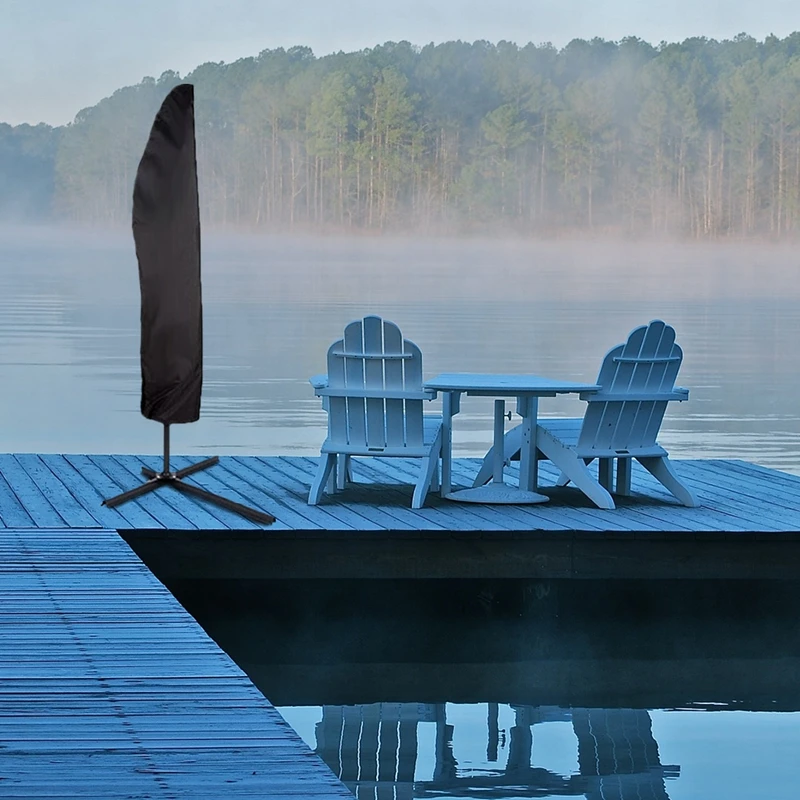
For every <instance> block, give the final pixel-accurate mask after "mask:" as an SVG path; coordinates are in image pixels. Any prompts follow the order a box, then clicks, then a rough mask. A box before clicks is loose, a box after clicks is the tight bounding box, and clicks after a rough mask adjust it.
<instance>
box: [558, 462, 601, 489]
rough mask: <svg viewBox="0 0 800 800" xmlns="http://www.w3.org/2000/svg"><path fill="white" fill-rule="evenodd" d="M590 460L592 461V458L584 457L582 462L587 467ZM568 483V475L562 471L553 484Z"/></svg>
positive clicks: (563, 484) (562, 484)
mask: <svg viewBox="0 0 800 800" xmlns="http://www.w3.org/2000/svg"><path fill="white" fill-rule="evenodd" d="M592 461H594V459H593V458H584V459H583V463H584V464H586V466H587V467H588V466H589V464H591V463H592ZM568 483H569V475H567V474H566V473H565V472H562V473H561V474H560V475H559V476H558V480H557V481H556V484H555V485H556V486H566V485H567V484H568Z"/></svg>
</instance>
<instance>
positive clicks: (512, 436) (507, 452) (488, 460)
mask: <svg viewBox="0 0 800 800" xmlns="http://www.w3.org/2000/svg"><path fill="white" fill-rule="evenodd" d="M520 447H522V425H517V427H516V428H512V429H511V430H510V431H509V432H508V433H507V434H506V435H505V436H504V437H503V459H504V460H505V462H506V463H508V462H509V461H511V459H512V457H513V456H515V455H516V454H517V453H519V450H520ZM493 473H494V445H492V446H491V447H490V448H489V452H488V453H487V454H486V455H485V456H484V457H483V464H481V468H480V470H479V471H478V476H477V477H476V478H475V480H474V481H473V483H472V485H473V486H483V484H484V483H488V482H489V481H490V480H491V479H492V475H493Z"/></svg>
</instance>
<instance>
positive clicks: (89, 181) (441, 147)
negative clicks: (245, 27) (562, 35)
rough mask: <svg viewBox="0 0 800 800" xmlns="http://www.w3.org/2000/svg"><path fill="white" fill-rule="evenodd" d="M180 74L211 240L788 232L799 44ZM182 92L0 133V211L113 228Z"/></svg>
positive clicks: (386, 52)
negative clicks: (305, 235) (375, 234)
mask: <svg viewBox="0 0 800 800" xmlns="http://www.w3.org/2000/svg"><path fill="white" fill-rule="evenodd" d="M183 80H185V81H188V82H191V83H193V84H194V85H195V103H196V122H197V147H198V170H199V179H200V193H201V206H202V213H203V217H204V223H206V224H210V225H218V226H232V227H242V228H245V227H246V228H255V229H263V230H270V231H272V230H286V229H294V230H298V231H305V230H348V231H396V230H415V231H421V232H426V233H450V232H455V233H457V232H465V231H466V232H481V231H497V230H500V231H514V232H519V233H521V234H524V235H552V234H554V233H558V232H560V231H564V232H573V233H574V232H581V231H586V232H592V231H594V232H625V233H632V234H649V235H682V236H690V237H698V238H699V237H717V236H727V235H734V236H749V235H771V236H782V235H787V234H792V233H794V232H796V231H797V230H798V227H800V33H794V34H792V35H790V36H788V37H786V38H783V39H780V38H777V37H774V36H770V37H767V38H766V39H765V40H764V41H757V40H756V39H754V38H753V37H750V36H747V35H745V34H741V35H739V36H737V37H735V38H734V39H732V40H725V41H721V42H719V41H715V40H712V39H705V38H693V39H687V40H686V41H684V42H680V43H666V42H665V43H661V44H660V45H658V46H653V45H651V44H648V43H646V42H644V41H642V40H640V39H637V38H626V39H623V40H621V41H619V42H610V41H605V40H603V39H593V40H591V41H585V40H574V41H572V42H570V43H569V44H568V45H567V46H565V47H564V48H562V49H560V50H559V49H557V48H555V47H553V46H552V45H549V44H545V45H538V46H537V45H533V44H528V45H525V46H518V45H516V44H513V43H510V42H499V43H497V44H492V43H489V42H485V41H477V42H473V43H466V42H461V41H453V42H446V43H443V44H439V45H428V46H425V47H416V46H413V45H411V44H409V43H408V42H399V43H395V42H388V43H386V44H383V45H380V46H377V47H374V48H371V49H367V50H362V51H359V52H353V53H341V52H340V53H336V54H332V55H328V56H324V57H320V58H317V57H315V56H314V54H313V53H312V51H311V50H310V49H308V48H306V47H292V48H289V49H286V50H284V49H276V50H265V51H264V52H262V53H261V54H260V55H258V56H257V57H253V58H244V59H241V60H239V61H236V62H234V63H231V64H223V63H219V64H216V63H207V64H203V65H202V66H199V67H197V68H196V69H195V70H194V71H193V72H191V73H190V74H189V75H187V76H185V78H184V79H183ZM181 81H182V79H181V78H180V76H179V75H178V74H177V73H175V72H166V73H164V74H163V75H162V76H161V77H160V78H159V79H158V80H155V79H153V78H145V79H144V80H143V81H142V82H141V83H139V84H138V85H136V86H129V87H126V88H123V89H120V90H118V91H117V92H115V93H114V94H113V95H112V96H111V97H109V98H106V99H104V100H102V101H101V102H99V103H98V104H97V105H95V106H93V107H91V108H87V109H84V110H82V111H81V112H80V113H78V115H77V116H76V117H75V120H74V122H72V123H71V124H69V125H66V126H64V127H61V128H48V127H47V126H43V125H40V126H18V127H16V128H12V127H10V126H8V125H0V213H2V210H3V209H4V208H9V207H10V208H14V207H17V208H22V209H23V211H24V212H25V213H30V214H36V213H39V215H42V214H46V215H50V216H51V217H53V218H56V219H64V220H70V221H74V222H79V223H98V224H128V223H129V220H130V204H131V192H132V185H133V179H134V176H135V172H136V166H137V164H138V160H139V158H140V157H141V153H142V150H143V148H144V144H145V142H146V139H147V135H148V132H149V129H150V125H151V124H152V120H153V115H154V114H155V112H156V111H157V109H158V107H159V105H160V103H161V101H162V100H163V98H164V96H165V95H166V93H167V92H168V91H169V90H170V89H171V88H172V87H173V86H175V85H176V84H178V83H180V82H181ZM31 176H33V180H31ZM23 197H24V198H25V201H24V203H20V202H19V201H20V198H23ZM15 198H16V199H17V203H16V204H15V202H14V199H15ZM34 200H35V202H33V201H34Z"/></svg>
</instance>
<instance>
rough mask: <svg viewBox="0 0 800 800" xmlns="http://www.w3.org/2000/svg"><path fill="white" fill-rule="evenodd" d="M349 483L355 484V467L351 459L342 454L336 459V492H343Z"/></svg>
mask: <svg viewBox="0 0 800 800" xmlns="http://www.w3.org/2000/svg"><path fill="white" fill-rule="evenodd" d="M348 481H349V482H350V483H352V482H353V465H352V463H351V457H350V456H348V455H343V454H340V455H339V457H338V458H337V459H336V491H337V492H341V491H342V490H343V489H344V487H345V486H347V483H348Z"/></svg>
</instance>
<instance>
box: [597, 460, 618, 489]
mask: <svg viewBox="0 0 800 800" xmlns="http://www.w3.org/2000/svg"><path fill="white" fill-rule="evenodd" d="M597 478H598V480H599V482H600V485H601V486H602V487H603V488H604V489H605V490H606V491H607V492H609V493H610V492H611V487H612V486H613V485H614V484H613V481H614V459H613V458H601V459H600V460H599V461H598V463H597Z"/></svg>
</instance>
